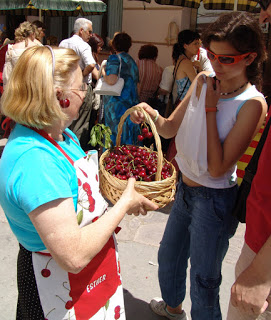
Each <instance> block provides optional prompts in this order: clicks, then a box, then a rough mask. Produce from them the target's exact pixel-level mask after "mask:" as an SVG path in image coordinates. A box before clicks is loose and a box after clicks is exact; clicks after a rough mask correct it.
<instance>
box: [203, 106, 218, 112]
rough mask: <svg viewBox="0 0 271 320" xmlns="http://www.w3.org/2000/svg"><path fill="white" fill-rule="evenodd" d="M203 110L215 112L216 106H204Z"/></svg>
mask: <svg viewBox="0 0 271 320" xmlns="http://www.w3.org/2000/svg"><path fill="white" fill-rule="evenodd" d="M205 111H206V112H217V107H206V108H205Z"/></svg>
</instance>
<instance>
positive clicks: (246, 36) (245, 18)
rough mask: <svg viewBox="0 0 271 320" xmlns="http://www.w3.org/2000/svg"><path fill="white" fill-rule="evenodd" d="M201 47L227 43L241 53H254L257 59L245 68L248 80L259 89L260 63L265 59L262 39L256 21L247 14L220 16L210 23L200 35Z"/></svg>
mask: <svg viewBox="0 0 271 320" xmlns="http://www.w3.org/2000/svg"><path fill="white" fill-rule="evenodd" d="M202 41H203V45H204V46H205V47H206V48H208V47H209V46H210V43H211V41H218V42H220V41H227V42H229V43H230V44H231V45H232V46H233V47H234V48H235V49H236V50H237V51H239V52H240V53H241V54H242V53H247V52H256V53H257V57H256V58H255V60H254V61H253V62H252V63H251V64H250V65H249V66H248V67H247V69H246V74H247V78H248V80H249V81H250V82H251V83H252V84H255V85H257V87H258V89H261V85H262V77H261V73H262V63H263V61H264V60H265V59H266V52H265V46H264V38H263V34H262V31H261V28H260V26H259V23H258V21H257V20H256V19H255V18H254V16H253V15H252V14H250V13H248V12H245V13H244V12H231V13H225V14H222V15H221V16H220V17H219V18H218V19H217V20H216V21H215V22H213V23H211V24H210V25H209V27H208V28H207V29H206V30H205V31H204V33H203V35H202Z"/></svg>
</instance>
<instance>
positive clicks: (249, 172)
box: [243, 117, 271, 184]
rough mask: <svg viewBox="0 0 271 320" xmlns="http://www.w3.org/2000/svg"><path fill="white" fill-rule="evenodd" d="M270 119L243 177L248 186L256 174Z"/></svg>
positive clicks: (270, 123)
mask: <svg viewBox="0 0 271 320" xmlns="http://www.w3.org/2000/svg"><path fill="white" fill-rule="evenodd" d="M270 121H271V117H270V118H269V120H268V122H267V124H266V126H265V128H264V131H263V133H262V136H261V139H260V141H259V143H258V145H257V147H256V150H255V151H254V154H253V156H252V158H251V159H250V161H249V163H248V165H247V167H246V169H245V175H244V178H243V180H245V181H247V182H249V183H250V184H251V183H252V180H253V178H254V176H255V174H256V171H257V168H258V161H259V158H260V155H261V152H262V149H263V146H264V143H265V140H266V138H267V135H268V132H269V128H270V125H271V122H270Z"/></svg>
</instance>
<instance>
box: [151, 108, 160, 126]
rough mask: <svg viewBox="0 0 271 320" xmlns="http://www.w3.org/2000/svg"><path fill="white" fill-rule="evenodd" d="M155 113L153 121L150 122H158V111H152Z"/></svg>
mask: <svg viewBox="0 0 271 320" xmlns="http://www.w3.org/2000/svg"><path fill="white" fill-rule="evenodd" d="M154 111H155V112H156V116H155V117H154V119H153V120H152V121H153V122H154V123H155V122H156V121H157V120H158V117H159V111H158V110H154Z"/></svg>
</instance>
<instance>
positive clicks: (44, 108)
mask: <svg viewBox="0 0 271 320" xmlns="http://www.w3.org/2000/svg"><path fill="white" fill-rule="evenodd" d="M52 49H53V55H54V57H53V55H52V53H51V51H50V49H49V48H47V47H46V46H44V47H39V46H34V47H31V48H29V49H26V50H25V51H24V53H23V54H22V55H21V56H20V58H19V60H18V62H17V63H16V65H15V67H14V70H13V72H12V73H11V77H10V79H9V81H8V83H7V85H6V87H5V90H4V93H3V95H2V97H1V112H2V113H3V114H4V115H6V116H7V117H10V118H11V119H12V120H14V121H15V122H17V123H20V124H24V125H27V126H30V127H34V128H38V129H41V128H44V127H48V126H52V125H53V124H54V123H55V122H56V121H58V120H66V119H67V116H66V115H65V113H64V112H63V111H62V109H61V107H60V105H59V101H58V100H57V97H56V90H57V89H60V90H63V91H64V90H65V88H67V87H70V86H71V83H72V81H73V80H74V77H73V74H74V71H75V70H76V69H77V68H78V63H79V59H80V58H79V57H78V55H77V54H76V53H75V52H74V51H73V50H72V49H66V48H58V47H53V48H52ZM53 60H55V67H54V68H53ZM53 69H54V70H53Z"/></svg>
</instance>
